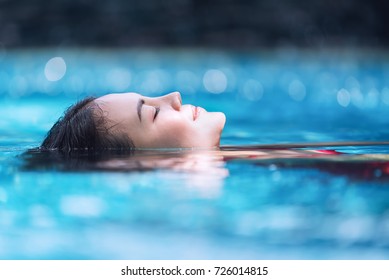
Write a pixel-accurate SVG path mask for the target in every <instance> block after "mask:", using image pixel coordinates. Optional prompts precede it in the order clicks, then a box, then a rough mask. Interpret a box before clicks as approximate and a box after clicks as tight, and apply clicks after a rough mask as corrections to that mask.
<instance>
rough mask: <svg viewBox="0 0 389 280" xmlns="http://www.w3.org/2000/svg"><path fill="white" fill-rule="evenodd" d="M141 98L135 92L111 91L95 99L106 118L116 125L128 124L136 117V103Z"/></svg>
mask: <svg viewBox="0 0 389 280" xmlns="http://www.w3.org/2000/svg"><path fill="white" fill-rule="evenodd" d="M140 98H142V96H141V95H140V94H137V93H112V94H107V95H104V96H101V97H99V98H97V99H96V100H95V102H96V103H97V105H98V106H99V107H100V108H101V110H102V111H103V112H104V115H105V116H106V117H107V119H108V120H110V121H111V122H113V123H114V124H117V125H119V126H120V125H121V124H123V125H128V124H129V122H134V121H135V120H136V117H137V113H136V111H137V104H138V101H139V99H140Z"/></svg>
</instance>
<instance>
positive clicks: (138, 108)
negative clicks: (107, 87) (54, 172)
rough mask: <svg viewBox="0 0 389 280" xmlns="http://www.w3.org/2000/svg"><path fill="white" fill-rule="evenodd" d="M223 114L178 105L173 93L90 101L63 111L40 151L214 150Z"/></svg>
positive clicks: (109, 96)
mask: <svg viewBox="0 0 389 280" xmlns="http://www.w3.org/2000/svg"><path fill="white" fill-rule="evenodd" d="M224 123H225V116H224V114H223V113H220V112H217V113H209V112H207V111H206V110H204V109H203V108H200V107H195V106H192V105H182V100H181V96H180V94H179V93H178V92H173V93H170V94H167V95H164V96H161V97H155V98H150V97H145V96H142V95H140V94H137V93H121V94H108V95H104V96H102V97H99V98H96V99H94V98H89V99H85V100H84V101H81V102H79V103H77V104H76V105H74V106H73V107H71V108H70V109H68V111H67V112H66V113H65V115H64V117H63V118H61V119H59V120H58V122H57V123H56V124H55V125H54V126H53V128H52V129H51V130H50V132H49V134H48V136H47V137H46V139H45V140H44V142H43V143H42V147H43V148H56V149H67V150H69V149H75V148H80V149H84V148H88V149H97V150H100V149H117V148H120V149H123V148H192V147H215V146H218V145H219V142H220V135H221V132H222V130H223V127H224Z"/></svg>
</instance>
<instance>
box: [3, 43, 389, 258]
mask: <svg viewBox="0 0 389 280" xmlns="http://www.w3.org/2000/svg"><path fill="white" fill-rule="evenodd" d="M53 57H60V58H61V59H62V60H60V59H57V60H54V62H53V61H52V60H51V59H52V58H53ZM50 60H51V62H50ZM0 63H1V65H2V68H1V69H0V82H1V83H0V94H1V99H0V104H1V110H0V132H1V133H0V178H1V181H0V258H1V259H263V258H266V259H344V258H348V259H387V258H388V257H389V187H388V186H389V184H388V183H389V160H388V158H389V153H388V151H389V149H388V148H389V146H388V145H387V143H384V141H387V140H388V139H389V137H388V136H389V130H388V116H389V111H388V107H389V84H388V80H389V79H388V78H389V64H388V57H387V54H386V53H385V52H380V53H374V52H352V51H351V52H336V51H332V52H330V51H321V52H320V51H316V52H305V53H304V52H298V51H293V50H280V51H273V52H260V51H258V52H252V53H249V54H247V53H246V54H242V53H223V52H217V51H193V50H192V51H190V50H181V51H174V52H173V51H169V50H167V51H158V52H157V51H139V50H138V51H137V50H133V51H125V50H119V51H108V50H106V51H101V50H84V51H80V50H44V51H36V50H26V51H13V52H8V53H5V54H4V55H3V56H2V57H1V60H0ZM64 65H65V66H64ZM53 79H58V80H55V81H53ZM173 90H179V91H180V92H181V94H182V97H183V101H184V103H192V104H196V105H200V106H203V107H205V108H206V109H209V110H219V111H223V112H224V113H225V114H226V116H227V124H226V127H225V131H224V133H223V137H222V145H223V148H222V150H221V151H218V150H211V151H203V150H200V151H198V150H194V151H191V150H189V151H188V150H180V151H152V152H143V153H136V154H132V155H121V156H117V155H116V156H110V157H105V158H101V159H100V160H98V161H88V160H87V159H85V158H83V157H80V158H79V159H78V160H77V161H65V160H61V159H59V160H53V159H52V158H50V157H49V156H47V155H44V154H41V153H36V154H34V153H32V154H25V153H24V152H25V151H26V150H27V149H29V148H33V147H36V146H38V145H39V144H40V141H41V140H42V138H43V136H44V134H45V133H46V131H47V130H48V129H49V128H50V127H51V125H52V124H53V122H54V121H55V120H56V119H57V118H58V117H59V115H60V114H61V113H62V112H63V110H64V109H65V108H66V107H67V106H69V105H70V104H71V103H73V102H74V101H75V100H77V99H79V98H82V97H83V96H86V95H88V94H95V95H99V94H104V93H107V92H118V91H137V92H141V93H144V94H148V95H151V96H154V95H158V94H163V93H167V92H169V91H173ZM356 141H357V142H358V143H354V142H356ZM363 141H365V142H366V143H365V144H363V143H362V144H361V143H360V142H363ZM370 141H375V142H380V143H378V144H377V143H372V142H370ZM321 142H326V144H322V145H320V144H319V146H317V145H314V144H313V145H312V144H311V143H321ZM340 142H345V143H346V144H344V145H339V143H340ZM351 142H353V143H351ZM295 143H302V145H295ZM273 144H285V145H287V146H282V145H281V146H274V145H273ZM250 145H251V146H250ZM252 145H257V146H252ZM258 145H259V146H258Z"/></svg>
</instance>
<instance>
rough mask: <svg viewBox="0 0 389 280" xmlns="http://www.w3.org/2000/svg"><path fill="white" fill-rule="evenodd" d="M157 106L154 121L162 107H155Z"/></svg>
mask: <svg viewBox="0 0 389 280" xmlns="http://www.w3.org/2000/svg"><path fill="white" fill-rule="evenodd" d="M154 108H155V114H154V118H153V121H154V120H155V118H156V117H157V115H158V113H159V111H160V108H159V107H154Z"/></svg>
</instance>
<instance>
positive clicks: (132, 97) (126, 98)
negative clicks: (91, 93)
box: [96, 92, 141, 105]
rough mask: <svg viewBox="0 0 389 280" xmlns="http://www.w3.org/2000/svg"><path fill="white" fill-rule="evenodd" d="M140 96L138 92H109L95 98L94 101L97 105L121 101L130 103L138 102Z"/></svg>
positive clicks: (120, 102) (119, 102)
mask: <svg viewBox="0 0 389 280" xmlns="http://www.w3.org/2000/svg"><path fill="white" fill-rule="evenodd" d="M139 98H141V95H140V94H137V93H134V92H129V93H111V94H107V95H103V96H101V97H99V98H97V99H96V102H97V103H98V104H99V105H111V104H117V105H119V104H122V103H124V102H125V103H132V102H138V100H139Z"/></svg>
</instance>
